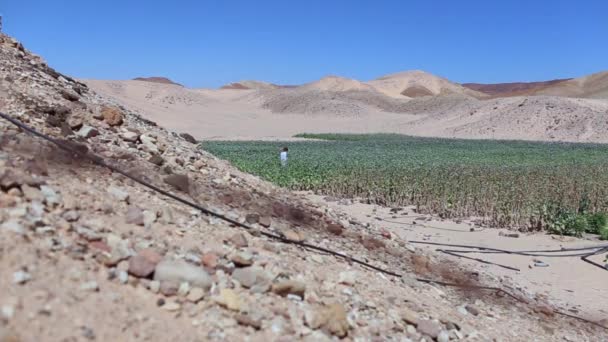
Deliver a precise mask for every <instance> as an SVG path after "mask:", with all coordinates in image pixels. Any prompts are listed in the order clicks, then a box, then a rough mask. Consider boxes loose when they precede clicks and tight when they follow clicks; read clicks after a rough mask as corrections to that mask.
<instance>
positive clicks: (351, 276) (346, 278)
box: [338, 271, 358, 286]
mask: <svg viewBox="0 0 608 342" xmlns="http://www.w3.org/2000/svg"><path fill="white" fill-rule="evenodd" d="M357 278H358V274H357V272H356V271H344V272H340V275H339V276H338V279H339V280H338V282H339V283H340V284H344V285H349V286H352V285H354V284H355V282H356V281H357Z"/></svg>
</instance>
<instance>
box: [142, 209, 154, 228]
mask: <svg viewBox="0 0 608 342" xmlns="http://www.w3.org/2000/svg"><path fill="white" fill-rule="evenodd" d="M143 221H144V227H146V228H150V227H152V224H153V223H154V222H156V212H155V211H151V210H144V213H143Z"/></svg>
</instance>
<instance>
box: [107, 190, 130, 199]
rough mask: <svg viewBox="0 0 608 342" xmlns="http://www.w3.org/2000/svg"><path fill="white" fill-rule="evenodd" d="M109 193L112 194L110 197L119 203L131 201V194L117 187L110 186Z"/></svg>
mask: <svg viewBox="0 0 608 342" xmlns="http://www.w3.org/2000/svg"><path fill="white" fill-rule="evenodd" d="M108 193H110V195H112V196H113V197H114V198H116V199H117V200H119V201H123V202H128V201H129V193H128V192H126V191H124V190H123V189H121V188H118V187H115V186H110V187H109V188H108Z"/></svg>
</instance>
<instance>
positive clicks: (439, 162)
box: [203, 134, 608, 235]
mask: <svg viewBox="0 0 608 342" xmlns="http://www.w3.org/2000/svg"><path fill="white" fill-rule="evenodd" d="M299 136H300V137H303V138H311V139H314V140H309V141H291V142H268V141H236V142H228V141H207V142H205V143H204V144H203V148H204V149H206V150H207V151H209V152H211V153H213V154H215V155H216V156H218V157H220V158H223V159H227V160H229V161H230V162H232V163H233V164H234V165H235V166H236V167H238V168H239V169H241V170H242V171H245V172H249V173H253V174H256V175H258V176H260V177H262V178H264V179H266V180H269V181H271V182H274V183H275V184H277V185H279V186H283V187H286V188H290V189H294V190H313V191H316V192H319V193H323V194H326V195H335V196H343V197H360V198H362V199H364V200H366V201H367V202H370V203H379V204H384V205H390V206H402V205H415V206H417V207H419V208H420V210H422V211H426V212H429V213H435V214H439V215H441V216H442V217H446V218H450V217H470V216H476V217H482V218H484V220H485V221H486V222H488V223H489V224H492V225H495V226H502V227H505V226H508V227H517V228H525V229H548V230H551V231H553V232H555V233H557V234H565V235H566V234H567V235H580V234H582V233H583V232H584V231H596V232H599V231H600V230H601V229H600V230H598V227H600V226H602V225H603V223H602V222H603V221H602V218H601V217H600V216H597V217H596V216H593V215H594V214H593V213H598V212H602V213H603V212H608V202H607V201H606V200H605V199H606V198H608V145H597V144H566V143H539V142H525V141H489V140H457V139H437V138H419V137H409V136H403V135H397V134H368V135H366V134H346V135H344V134H302V135H299ZM282 146H289V166H288V167H286V168H282V167H281V166H280V163H279V158H278V149H279V148H280V147H282Z"/></svg>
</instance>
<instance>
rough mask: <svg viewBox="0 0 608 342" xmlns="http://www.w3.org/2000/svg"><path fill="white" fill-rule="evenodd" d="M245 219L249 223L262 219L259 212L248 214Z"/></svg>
mask: <svg viewBox="0 0 608 342" xmlns="http://www.w3.org/2000/svg"><path fill="white" fill-rule="evenodd" d="M245 221H246V222H247V223H249V224H256V223H258V222H259V221H260V215H258V214H247V216H245Z"/></svg>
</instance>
